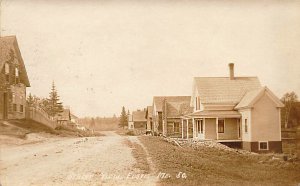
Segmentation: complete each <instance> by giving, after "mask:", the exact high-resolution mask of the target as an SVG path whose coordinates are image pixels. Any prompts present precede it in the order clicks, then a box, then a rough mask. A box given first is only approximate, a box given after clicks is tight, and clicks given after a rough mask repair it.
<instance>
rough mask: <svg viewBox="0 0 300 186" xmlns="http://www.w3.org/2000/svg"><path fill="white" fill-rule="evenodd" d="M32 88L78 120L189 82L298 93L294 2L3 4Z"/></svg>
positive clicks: (140, 103) (4, 27) (4, 28)
mask: <svg viewBox="0 0 300 186" xmlns="http://www.w3.org/2000/svg"><path fill="white" fill-rule="evenodd" d="M0 20H1V24H0V25H1V36H8V35H16V36H17V40H18V43H19V47H20V50H21V53H22V57H23V60H24V62H25V65H26V69H27V73H28V76H29V79H30V82H31V87H30V88H28V93H32V94H34V95H37V96H40V97H47V96H48V93H49V92H50V88H51V83H52V81H54V82H55V84H56V86H57V90H58V93H59V95H60V98H61V101H62V102H63V104H64V105H67V106H70V108H71V111H72V112H73V113H74V114H76V115H78V116H80V117H83V116H112V115H113V114H116V115H119V114H120V112H121V107H122V106H125V107H126V109H129V110H130V111H132V110H136V109H142V108H144V107H146V106H148V105H151V104H152V98H153V96H165V95H191V92H192V82H193V77H201V76H205V77H206V76H207V77H214V76H220V77H224V76H225V77H227V76H228V75H229V71H228V63H235V75H236V76H257V77H259V79H260V82H261V84H262V85H263V86H267V87H268V88H270V89H271V90H272V91H273V92H274V93H275V94H276V95H277V96H278V97H281V96H282V95H283V94H284V93H285V92H289V91H295V92H296V93H297V94H298V95H299V96H300V71H299V69H300V42H299V41H300V21H299V20H300V1H246V0H245V1H233V0H232V1H230V0H229V1H214V0H213V1H204V0H202V1H192V0H190V1H189V0H186V1H179V0H161V1H158V0H150V1H138V0H122V1H113V0H111V1H108V0H106V1H104V0H103V1H93V0H90V1H83V0H74V1H67V0H59V1H58V0H52V1H51V2H50V1H46V0H2V4H1V18H0Z"/></svg>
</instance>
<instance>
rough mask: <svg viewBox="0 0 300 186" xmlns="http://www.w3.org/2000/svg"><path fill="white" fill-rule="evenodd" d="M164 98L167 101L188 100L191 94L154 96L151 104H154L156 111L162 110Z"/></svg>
mask: <svg viewBox="0 0 300 186" xmlns="http://www.w3.org/2000/svg"><path fill="white" fill-rule="evenodd" d="M164 100H166V101H168V102H182V101H183V102H185V101H188V102H190V100H191V96H154V97H153V104H154V105H155V107H156V111H157V112H161V111H162V109H163V103H164Z"/></svg>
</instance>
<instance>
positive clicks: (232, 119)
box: [181, 111, 241, 142]
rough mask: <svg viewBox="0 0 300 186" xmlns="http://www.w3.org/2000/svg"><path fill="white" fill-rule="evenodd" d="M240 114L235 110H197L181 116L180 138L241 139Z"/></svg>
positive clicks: (222, 140)
mask: <svg viewBox="0 0 300 186" xmlns="http://www.w3.org/2000/svg"><path fill="white" fill-rule="evenodd" d="M240 118H241V114H240V113H239V112H237V111H198V112H194V113H192V114H189V115H186V116H184V117H182V118H181V125H182V126H181V128H182V129H183V130H182V131H181V132H182V134H181V137H182V139H190V138H192V139H194V140H217V141H219V142H236V141H241V122H240Z"/></svg>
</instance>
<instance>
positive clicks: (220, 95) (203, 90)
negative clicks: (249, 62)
mask: <svg viewBox="0 0 300 186" xmlns="http://www.w3.org/2000/svg"><path fill="white" fill-rule="evenodd" d="M194 88H196V89H197V90H198V93H199V96H200V101H201V103H202V104H238V103H239V102H240V100H241V99H242V98H243V96H244V95H245V94H246V93H247V92H248V91H251V90H256V89H259V88H261V85H260V82H259V80H258V78H257V77H235V78H234V79H233V80H231V79H230V78H229V77H195V78H194Z"/></svg>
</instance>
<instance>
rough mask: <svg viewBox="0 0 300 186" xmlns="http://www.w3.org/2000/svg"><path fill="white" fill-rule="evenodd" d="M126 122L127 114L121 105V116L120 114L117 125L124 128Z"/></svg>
mask: <svg viewBox="0 0 300 186" xmlns="http://www.w3.org/2000/svg"><path fill="white" fill-rule="evenodd" d="M127 124H128V119H127V114H126V110H125V107H124V106H123V107H122V112H121V116H120V122H119V126H120V127H123V128H125V126H127Z"/></svg>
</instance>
